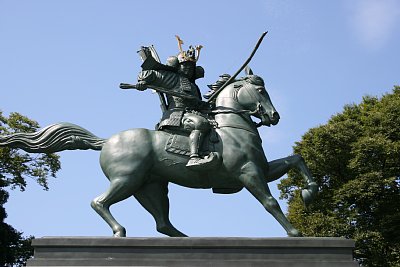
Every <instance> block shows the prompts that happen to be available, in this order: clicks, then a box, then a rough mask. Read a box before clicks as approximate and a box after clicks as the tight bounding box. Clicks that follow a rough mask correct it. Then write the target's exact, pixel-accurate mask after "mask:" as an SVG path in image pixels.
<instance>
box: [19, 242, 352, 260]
mask: <svg viewBox="0 0 400 267" xmlns="http://www.w3.org/2000/svg"><path fill="white" fill-rule="evenodd" d="M32 245H33V247H34V249H35V254H34V258H33V259H31V260H29V261H28V264H27V266H185V267H186V266H202V267H203V266H230V267H233V266H263V267H266V266H274V267H286V266H291V267H294V266H298V267H303V266H304V267H306V266H307V267H313V266H315V267H317V266H318V267H328V266H329V267H331V266H340V267H347V266H348V267H350V266H352V267H355V266H358V264H356V262H354V261H353V258H352V250H353V248H354V241H352V240H347V239H343V238H302V237H300V238H289V237H287V238H211V237H210V238H209V237H204V238H203V237H201V238H109V237H43V238H38V239H34V240H33V242H32Z"/></svg>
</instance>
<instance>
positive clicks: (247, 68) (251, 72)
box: [244, 65, 253, 75]
mask: <svg viewBox="0 0 400 267" xmlns="http://www.w3.org/2000/svg"><path fill="white" fill-rule="evenodd" d="M244 73H246V75H253V71H252V70H251V68H250V67H249V65H247V66H246V68H245V69H244Z"/></svg>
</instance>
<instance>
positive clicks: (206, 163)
mask: <svg viewBox="0 0 400 267" xmlns="http://www.w3.org/2000/svg"><path fill="white" fill-rule="evenodd" d="M203 139H204V133H203V132H202V131H201V130H193V131H192V132H191V133H190V135H189V142H190V159H189V162H188V163H187V164H186V167H188V168H190V169H204V168H207V167H212V166H213V165H214V164H215V161H216V160H217V157H216V154H215V153H210V154H209V155H208V156H206V157H204V158H202V157H200V155H199V149H200V146H201V144H202V143H203Z"/></svg>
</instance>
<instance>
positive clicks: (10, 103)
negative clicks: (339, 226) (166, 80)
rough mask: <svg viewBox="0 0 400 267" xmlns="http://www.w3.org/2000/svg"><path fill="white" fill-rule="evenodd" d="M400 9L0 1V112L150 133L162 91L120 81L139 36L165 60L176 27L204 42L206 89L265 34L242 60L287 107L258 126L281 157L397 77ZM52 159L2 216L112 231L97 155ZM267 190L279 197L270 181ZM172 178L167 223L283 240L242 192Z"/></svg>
mask: <svg viewBox="0 0 400 267" xmlns="http://www.w3.org/2000/svg"><path fill="white" fill-rule="evenodd" d="M399 18H400V2H399V1H395V0H393V1H390V0H387V1H373V0H354V1H344V0H343V1H312V0H309V1H278V0H274V1H273V0H267V1H212V2H211V1H202V2H193V1H192V2H187V1H160V0H158V1H157V0H154V1H127V0H125V1H124V0H117V1H94V0H87V1H77V0H68V1H44V0H37V1H20V0H14V1H11V0H0V91H1V98H0V109H1V110H2V111H3V112H4V113H5V114H8V113H10V112H12V111H17V112H20V113H22V114H25V115H27V116H28V117H30V118H32V119H35V120H37V121H38V122H39V123H40V125H41V126H46V125H49V124H52V123H55V122H60V121H66V122H72V123H75V124H78V125H80V126H83V127H85V128H87V129H88V130H90V131H92V132H93V133H95V134H97V135H98V136H100V137H109V136H111V135H112V134H114V133H117V132H119V131H122V130H126V129H129V128H141V127H144V128H151V129H152V128H153V127H154V124H155V123H156V122H157V121H158V120H159V118H160V115H161V112H160V109H159V102H158V98H157V96H156V95H154V94H152V93H151V92H150V91H145V92H138V91H123V90H120V89H119V88H118V84H119V83H120V82H128V83H134V82H135V81H136V77H137V73H138V72H139V71H140V59H139V57H138V55H137V54H136V51H137V50H138V48H139V47H140V46H141V45H150V44H153V45H155V47H156V48H157V51H158V53H159V55H160V57H161V58H162V60H165V59H166V58H167V57H168V56H170V55H175V54H177V53H178V50H177V43H176V40H175V37H174V36H175V34H178V35H180V37H181V38H182V39H183V40H184V41H185V44H184V46H185V47H187V46H188V45H189V44H193V45H197V44H201V45H203V46H204V48H203V50H202V52H201V57H200V59H199V62H198V63H199V64H200V65H202V66H203V67H204V68H205V71H206V75H205V78H204V79H202V80H199V82H198V85H199V86H200V88H201V90H202V92H203V93H204V92H206V90H207V87H206V85H207V84H210V83H213V82H214V81H215V80H216V79H217V78H218V76H219V75H220V74H223V73H230V74H233V73H234V72H235V71H236V70H237V69H238V68H239V67H240V66H241V64H242V63H243V62H244V61H245V60H246V59H247V57H248V56H249V54H250V52H251V50H252V49H253V46H254V44H255V43H256V41H257V39H258V38H259V36H260V34H261V33H262V32H263V31H266V30H268V31H269V33H268V35H267V36H266V38H265V40H264V42H263V43H262V45H261V46H260V48H259V50H258V52H257V54H256V55H255V57H254V58H253V60H252V62H251V63H250V66H251V67H252V69H253V71H254V72H255V74H258V75H260V76H262V77H263V78H264V80H265V83H266V87H267V90H268V92H269V94H270V96H271V99H272V101H273V103H274V105H275V107H276V109H277V110H278V111H279V112H280V115H281V121H280V123H279V124H278V125H276V126H273V127H270V128H267V127H265V128H263V129H260V134H261V136H262V139H263V146H264V150H265V153H266V155H267V157H268V159H271V160H272V159H277V158H281V157H285V156H287V155H289V154H291V153H292V146H293V145H294V143H295V142H296V141H299V140H300V139H301V136H302V135H303V134H304V133H305V132H306V131H307V130H308V129H310V128H312V127H316V126H318V125H321V124H324V123H326V122H327V120H328V119H329V118H330V117H331V116H332V115H334V114H336V113H338V112H341V110H342V108H343V106H344V105H345V104H351V103H359V102H360V101H361V100H362V96H364V95H374V96H380V95H382V94H384V93H388V92H390V91H391V89H392V87H393V85H399V84H400V76H399V73H400V67H399V62H400V55H399V47H400V29H399V27H398V25H399V24H400V19H399ZM60 155H61V162H62V170H61V171H60V172H59V173H58V178H57V179H51V180H50V190H49V191H48V192H46V191H43V190H42V189H41V188H39V186H38V185H36V184H35V183H33V182H31V183H29V185H28V187H27V190H26V191H25V192H23V193H20V192H19V191H17V190H14V191H12V192H11V196H10V199H9V202H8V203H7V205H6V209H7V212H8V219H7V222H8V223H10V224H12V225H13V226H14V227H15V228H16V229H18V230H20V231H23V232H25V233H26V234H29V235H35V236H37V237H41V236H109V235H111V231H110V229H109V227H108V226H107V225H106V224H105V223H104V222H103V221H102V219H101V218H100V217H99V216H98V215H97V214H96V213H95V212H94V211H92V209H91V208H90V205H89V204H90V201H91V200H92V199H93V198H94V197H96V196H98V195H99V194H101V193H102V192H104V191H105V190H106V189H107V187H108V181H107V179H106V178H105V177H104V175H103V174H102V172H101V170H100V167H99V164H98V156H99V153H98V152H94V151H68V152H61V153H60ZM270 187H271V190H272V193H273V194H274V196H275V197H278V196H279V192H278V190H277V188H276V184H274V183H272V184H271V185H270ZM169 188H170V194H169V196H170V205H171V211H170V217H171V221H172V222H173V223H174V225H175V226H176V227H177V228H178V229H180V230H181V231H183V232H184V233H186V234H188V235H190V236H250V237H275V236H285V232H284V230H283V229H282V228H281V227H280V225H279V224H278V223H277V222H276V221H275V220H274V219H273V218H272V216H271V215H270V214H268V213H267V212H266V211H264V210H263V208H262V206H261V205H260V204H259V203H258V202H257V201H256V200H255V199H254V198H253V197H252V196H251V195H250V194H249V193H248V192H246V191H244V190H243V191H242V192H240V193H237V194H233V195H215V194H212V192H211V191H210V190H193V189H186V188H181V187H178V186H175V185H170V187H169ZM280 203H281V205H282V207H283V209H286V204H285V202H284V201H280ZM111 210H112V212H113V213H114V215H115V217H116V218H117V220H119V221H120V222H121V224H123V225H124V226H125V227H126V228H127V233H128V236H160V235H159V234H158V233H157V232H156V231H155V224H154V221H153V219H152V217H151V216H150V215H149V214H147V212H146V211H145V210H144V209H143V208H142V207H141V206H140V205H139V204H138V203H137V202H136V200H135V199H133V198H132V199H128V200H125V201H124V202H121V203H118V204H116V205H114V206H113V207H112V208H111Z"/></svg>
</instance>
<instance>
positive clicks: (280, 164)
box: [266, 155, 318, 206]
mask: <svg viewBox="0 0 400 267" xmlns="http://www.w3.org/2000/svg"><path fill="white" fill-rule="evenodd" d="M268 165H269V170H268V173H267V174H266V176H267V177H266V178H267V182H271V181H275V180H277V179H279V178H280V177H282V176H283V175H285V174H286V173H287V172H288V171H289V170H291V169H297V171H299V173H300V174H301V176H303V179H304V181H305V182H306V187H305V188H304V189H303V190H302V194H301V195H302V198H303V202H304V204H305V205H306V206H308V205H309V204H310V203H311V201H312V200H313V199H314V197H315V195H316V193H317V191H318V185H317V183H316V182H315V181H314V178H313V176H312V175H311V172H310V170H309V169H308V167H307V165H306V163H305V161H304V159H303V157H301V156H300V155H292V156H289V157H286V158H282V159H277V160H273V161H271V162H269V163H268Z"/></svg>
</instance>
